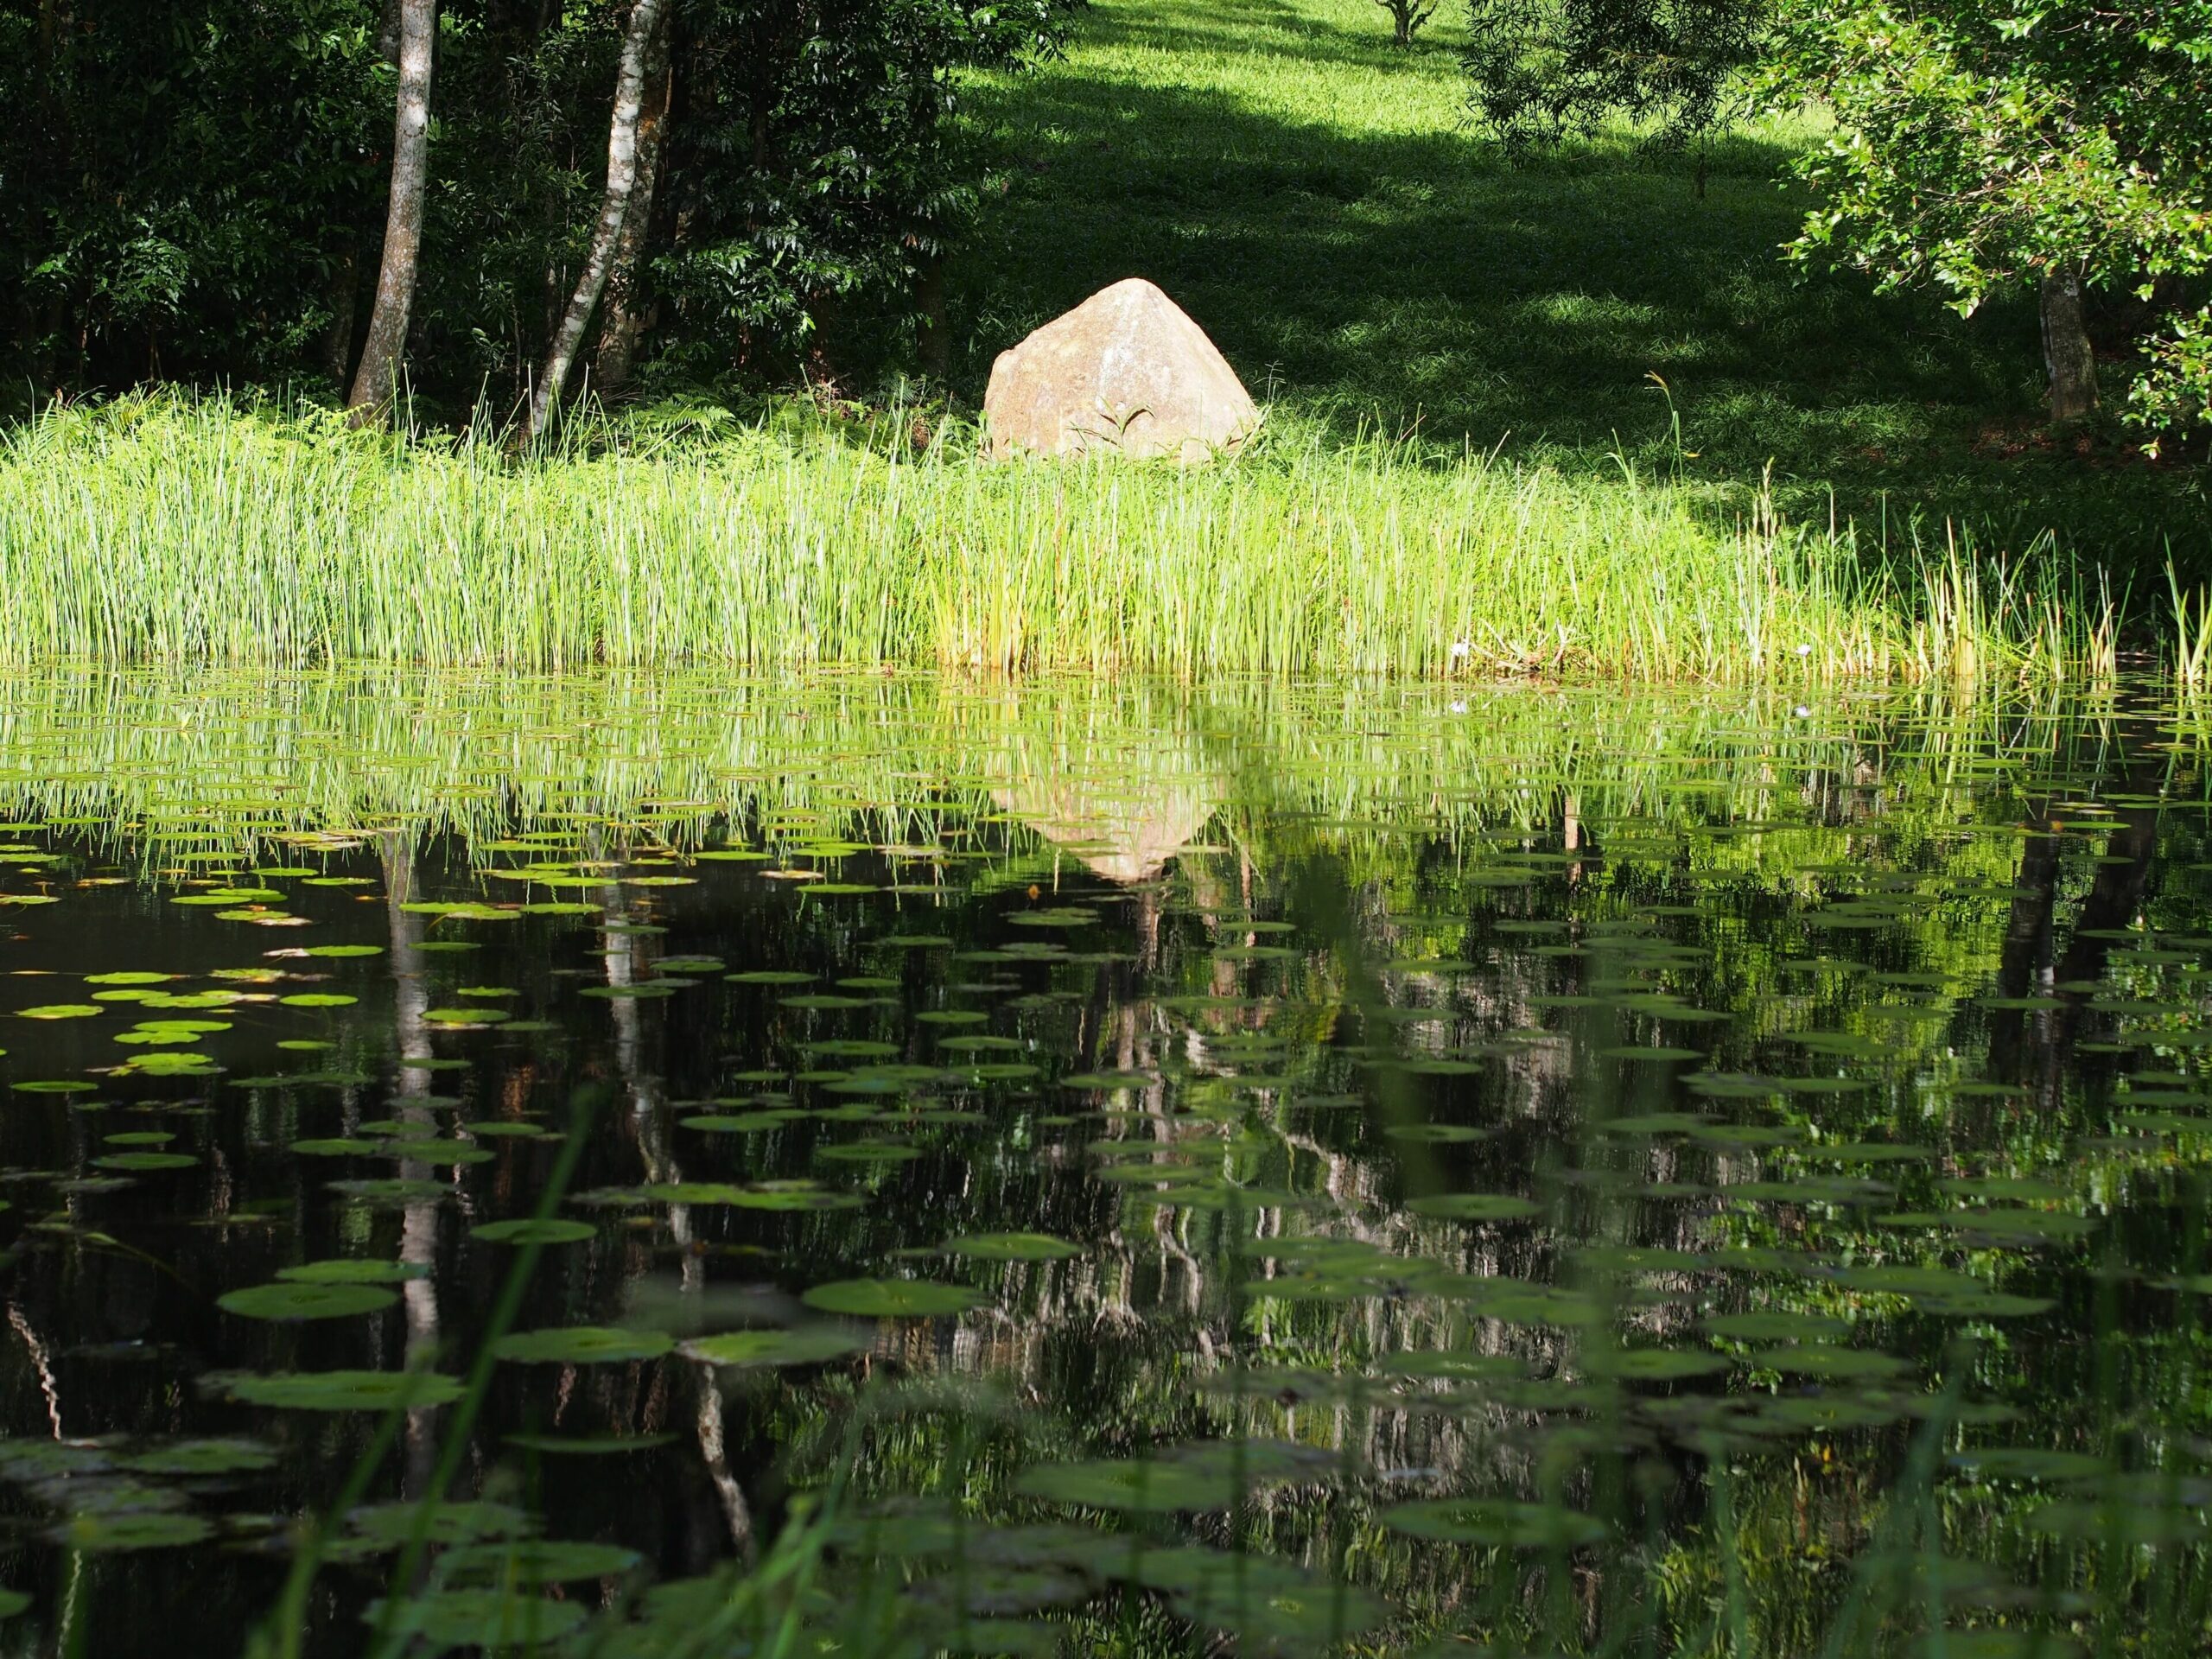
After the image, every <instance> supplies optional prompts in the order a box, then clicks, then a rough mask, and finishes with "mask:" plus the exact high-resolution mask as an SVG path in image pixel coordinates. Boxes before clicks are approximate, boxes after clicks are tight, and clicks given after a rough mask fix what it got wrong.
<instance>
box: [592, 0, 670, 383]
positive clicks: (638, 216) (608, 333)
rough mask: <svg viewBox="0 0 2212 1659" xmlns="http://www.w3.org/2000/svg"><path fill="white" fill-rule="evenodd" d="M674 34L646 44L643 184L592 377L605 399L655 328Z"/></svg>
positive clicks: (612, 284) (629, 219)
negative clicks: (653, 289)
mask: <svg viewBox="0 0 2212 1659" xmlns="http://www.w3.org/2000/svg"><path fill="white" fill-rule="evenodd" d="M669 34H670V29H669V28H668V26H667V25H666V24H665V23H664V24H663V25H662V26H661V27H660V28H659V29H656V30H655V31H654V34H653V38H652V40H651V41H648V42H647V43H646V48H645V110H644V112H643V113H642V114H641V115H640V116H639V118H638V181H637V183H636V184H635V185H633V186H632V188H631V191H630V206H629V207H628V209H627V210H626V212H625V213H623V215H622V231H621V234H620V236H618V237H617V238H615V241H614V267H613V270H610V271H608V272H607V301H606V303H605V304H604V305H603V306H602V307H601V321H600V327H599V349H598V351H597V352H596V353H594V355H593V359H592V373H593V375H594V378H597V380H598V382H599V391H600V395H601V397H613V395H614V394H615V393H616V392H619V391H622V390H623V389H624V388H625V387H626V386H627V385H629V384H630V378H631V376H632V374H634V373H635V372H636V371H637V366H638V351H639V346H642V345H643V344H644V343H645V331H646V330H647V329H648V328H649V327H652V316H651V315H650V314H649V313H648V312H647V311H646V310H645V308H643V306H642V305H641V304H640V300H641V298H642V296H641V294H640V292H639V290H640V289H641V288H642V287H643V285H644V272H645V248H646V245H647V244H648V242H649V241H650V240H651V238H652V222H653V188H654V187H655V185H656V184H657V183H658V181H659V178H660V152H661V144H662V142H663V140H664V137H665V136H666V133H667V127H668V110H669V99H670V94H671V90H672V89H671V79H670V71H669V63H668V59H669V41H668V37H669Z"/></svg>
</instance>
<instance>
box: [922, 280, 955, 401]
mask: <svg viewBox="0 0 2212 1659" xmlns="http://www.w3.org/2000/svg"><path fill="white" fill-rule="evenodd" d="M914 300H915V305H916V308H917V309H918V310H919V311H920V312H921V314H922V328H921V338H920V340H919V346H920V351H921V359H922V372H923V373H924V374H926V375H927V376H929V378H931V379H932V380H934V381H936V382H938V384H939V385H943V384H944V382H946V381H948V380H950V379H951V378H952V320H951V316H950V313H949V311H948V310H947V308H946V306H945V302H944V255H943V254H942V253H932V254H930V255H927V256H926V257H925V258H924V260H923V262H922V274H921V277H920V278H919V280H918V281H917V282H916V283H915V284H914Z"/></svg>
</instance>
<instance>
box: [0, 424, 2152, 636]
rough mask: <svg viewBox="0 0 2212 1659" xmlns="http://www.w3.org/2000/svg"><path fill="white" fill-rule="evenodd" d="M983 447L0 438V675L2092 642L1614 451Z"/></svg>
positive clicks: (80, 435) (2065, 610) (2065, 603)
mask: <svg viewBox="0 0 2212 1659" xmlns="http://www.w3.org/2000/svg"><path fill="white" fill-rule="evenodd" d="M972 457H973V451H972V448H970V446H969V444H968V443H967V442H964V441H963V440H961V439H957V438H956V439H949V440H947V441H946V442H943V443H941V444H940V445H939V446H938V448H934V449H932V450H931V451H929V452H927V453H925V454H920V455H912V454H900V453H894V452H883V451H875V450H871V449H869V448H865V447H862V446H859V445H855V444H850V443H844V442H834V441H829V440H824V439H821V438H818V437H817V438H810V439H802V440H800V441H798V442H793V441H790V440H787V439H785V438H781V437H778V436H776V435H772V434H769V433H767V432H766V431H756V432H753V433H751V434H749V435H740V436H736V437H731V438H726V439H723V440H721V441H719V442H715V443H713V444H711V445H705V446H701V447H698V448H688V449H681V450H671V451H666V452H663V453H659V454H624V453H620V452H619V451H618V452H613V453H604V452H603V453H599V454H594V455H589V456H574V457H569V458H565V459H553V460H547V461H536V462H531V463H528V464H524V465H519V466H518V465H515V464H512V463H511V462H510V461H508V460H507V459H506V457H505V455H504V454H503V453H502V452H501V451H500V450H499V449H498V448H496V447H495V446H493V445H491V444H489V443H474V442H461V443H460V444H457V445H451V446H446V447H442V448H440V447H426V446H416V445H405V444H399V443H396V442H390V441H386V440H382V439H372V438H364V437H360V436H359V435H351V434H348V433H346V432H345V431H344V430H343V429H342V428H341V427H340V425H339V424H338V423H337V422H336V420H335V418H334V417H316V416H312V415H308V416H291V417H267V416H251V415H247V414H244V413H241V412H240V411H238V410H236V409H234V408H232V407H230V406H228V405H225V404H176V403H171V402H166V401H157V402H153V403H146V404H118V405H112V406H110V407H107V408H105V409H102V410H93V411H90V412H86V411H62V412H60V413H56V414H54V415H50V416H46V417H44V418H42V419H41V421H39V422H38V423H35V424H34V425H32V426H29V427H27V428H24V429H20V430H18V431H17V432H16V433H15V434H13V435H10V437H9V438H8V439H7V441H6V442H5V444H4V446H0V591H5V592H6V593H7V594H8V595H9V601H10V606H9V609H10V626H9V627H8V629H7V630H6V631H5V633H4V635H0V659H4V660H8V661H12V662H16V663H22V662H29V661H36V660H51V659H58V658H99V659H104V660H111V661H136V660H150V659H162V660H188V659H203V660H211V661H218V662H233V663H242V662H268V663H279V664H298V663H309V662H320V661H335V660H343V659H353V658H366V659H376V660H385V661H416V662H427V663H454V664H460V663H499V664H518V665H524V666H530V667H536V668H568V667H575V666H579V665H582V664H589V663H601V662H605V663H634V664H645V663H675V662H686V663H702V664H747V665H766V664H801V663H807V664H812V663H846V664H874V663H889V664H915V665H921V664H932V665H949V666H956V667H963V668H980V669H986V670H1053V669H1088V670H1122V671H1145V672H1152V673H1161V674H1166V675H1171V676H1179V677H1198V676H1204V675H1209V674H1218V673H1226V672H1256V673H1269V674H1383V673H1403V674H1431V675H1433V674H1465V675H1470V676H1487V675H1494V674H1497V673H1499V672H1510V673H1524V672H1530V671H1541V672H1546V673H1559V674H1570V675H1572V674H1585V675H1598V676H1618V675H1629V676H1637V677H1646V678H1652V679H1673V678H1684V677H1697V678H1707V679H1744V678H1758V677H1801V676H1802V677H1814V678H1820V677H1834V676H1866V677H1880V678H1897V677H1934V676H1955V675H1959V674H1979V673H1983V672H1990V671H1994V672H1999V673H2020V674H2028V675H2036V676H2049V675H2053V674H2058V673H2063V672H2080V671H2082V670H2083V669H2085V668H2088V667H2094V666H2095V665H2097V664H2100V663H2101V662H2102V661H2104V660H2105V659H2106V658H2108V657H2109V653H2110V650H2111V644H2112V639H2113V633H2112V619H2111V616H2110V614H2109V613H2108V612H2107V609H2106V608H2105V605H2104V601H2103V600H2102V599H2101V597H2100V596H2099V594H2098V591H2097V589H2096V588H2095V585H2094V579H2093V578H2092V577H2090V576H2089V575H2087V574H2086V573H2085V572H2084V571H2083V570H2082V569H2081V568H2079V567H2077V566H2075V565H2074V564H2072V563H2069V561H2067V560H2066V559H2065V558H2063V557H2062V556H2058V555H2057V554H2055V553H2053V552H2050V551H2049V550H2047V549H2044V550H2031V552H2030V553H2029V554H2028V555H2027V556H2024V557H2021V558H2018V559H2014V560H2011V561H2005V560H2000V559H1994V558H1992V559H1977V558H1975V557H1974V556H1973V550H1971V549H1969V548H1961V547H1959V546H1956V545H1955V544H1953V545H1946V544H1945V543H1944V542H1943V541H1942V539H1941V538H1940V536H1939V537H1938V538H1937V539H1936V541H1935V542H1934V543H1932V544H1929V545H1916V544H1915V543H1914V542H1913V540H1912V539H1911V538H1910V537H1904V539H1902V540H1900V541H1899V542H1897V543H1892V544H1891V545H1890V546H1888V547H1886V548H1877V547H1869V546H1866V545H1864V544H1862V543H1861V541H1860V540H1859V538H1858V537H1855V536H1853V534H1852V533H1850V532H1849V531H1842V532H1837V531H1832V530H1831V529H1830V527H1829V526H1827V525H1826V524H1821V525H1819V526H1808V525H1802V524H1789V523H1786V522H1783V520H1782V519H1781V518H1778V517H1777V514H1776V513H1775V512H1774V510H1773V508H1772V505H1771V503H1770V502H1769V501H1767V500H1765V499H1762V498H1760V497H1758V496H1756V495H1747V496H1745V497H1744V498H1742V499H1739V500H1738V501H1736V502H1734V503H1733V504H1731V503H1728V502H1726V500H1723V499H1716V498H1715V497H1714V496H1713V494H1712V493H1710V492H1707V491H1701V490H1696V489H1691V488H1687V487H1683V486H1669V485H1664V484H1656V483H1651V482H1646V481H1640V480H1638V479H1637V477H1636V475H1635V474H1634V473H1633V469H1632V468H1631V469H1629V470H1628V471H1627V473H1626V474H1625V475H1624V476H1623V475H1619V474H1617V477H1616V480H1615V481H1613V482H1611V483H1606V484H1599V483H1595V482H1591V481H1588V480H1577V479H1573V478H1571V477H1567V476H1565V475H1562V474H1559V473H1556V472H1554V471H1552V470H1550V469H1548V468H1542V467H1523V466H1516V465H1514V464H1511V463H1509V462H1505V461H1496V460H1489V459H1481V458H1475V459H1468V460H1465V461H1461V462H1460V463H1459V464H1457V465H1454V466H1451V467H1433V466H1421V465H1409V464H1404V463H1403V461H1402V458H1401V456H1400V455H1399V454H1398V453H1397V452H1395V450H1393V449H1391V448H1384V447H1379V446H1376V445H1372V444H1353V445H1348V446H1340V447H1337V446H1327V445H1324V444H1320V443H1316V442H1298V441H1296V440H1294V439H1288V438H1285V439H1282V440H1281V441H1277V442H1267V443H1262V445H1261V446H1259V448H1258V450H1257V452H1256V453H1255V454H1252V455H1251V456H1250V457H1249V458H1248V459H1246V460H1243V461H1238V462H1236V463H1235V464H1230V465H1225V466H1222V467H1214V468H1210V469H1205V470H1196V471H1192V472H1187V473H1184V472H1177V471H1174V470H1172V469H1160V468H1130V469H1121V468H1108V467H1052V466H1043V465H1038V466H1028V465H1023V466H1013V467H987V466H983V465H982V464H980V463H978V462H976V461H975V460H974V459H973V458H972Z"/></svg>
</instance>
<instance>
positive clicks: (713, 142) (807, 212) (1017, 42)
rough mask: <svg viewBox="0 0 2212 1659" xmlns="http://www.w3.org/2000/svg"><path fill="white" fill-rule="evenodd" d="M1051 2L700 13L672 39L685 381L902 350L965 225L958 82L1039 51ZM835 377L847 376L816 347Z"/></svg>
mask: <svg viewBox="0 0 2212 1659" xmlns="http://www.w3.org/2000/svg"><path fill="white" fill-rule="evenodd" d="M1064 11H1065V6H1064V4H1063V3H1061V0H1014V3H1012V4H1007V5H1002V6H996V7H993V6H988V5H982V4H977V3H974V0H883V3H878V0H818V3H814V4H806V5H793V4H791V3H790V0H705V3H702V4H699V5H696V6H695V7H693V8H692V9H691V10H690V11H689V12H688V13H687V14H686V15H685V17H684V20H683V22H682V24H681V25H680V26H679V27H680V33H681V35H682V39H681V41H680V43H679V47H678V51H677V62H678V74H677V91H676V94H675V96H676V99H677V102H676V105H675V108H674V111H673V112H672V116H671V148H670V160H671V169H672V176H671V188H669V189H668V190H667V191H665V192H664V194H663V196H662V199H661V207H660V209H659V217H660V218H661V219H663V220H664V223H665V224H666V225H667V226H671V227H677V226H680V227H681V228H680V232H679V233H677V234H674V235H671V236H667V237H665V238H660V239H658V240H657V245H658V246H659V247H660V248H662V249H663V250H664V251H663V252H661V253H660V255H659V256H658V258H656V259H655V261H654V262H653V275H654V277H655V279H656V281H657V283H658V285H659V286H660V287H661V288H662V289H663V290H664V293H665V295H666V297H667V299H668V300H669V302H671V304H672V305H673V307H674V308H675V311H676V314H677V316H678V317H680V318H681V320H682V321H681V325H680V327H678V328H677V331H676V334H677V344H676V345H675V346H674V349H673V352H672V353H671V355H672V357H673V359H674V361H675V363H677V365H681V367H682V368H683V370H684V371H685V372H688V373H689V374H690V375H691V376H692V377H694V378H712V377H715V376H716V375H718V374H721V373H723V372H727V371H728V370H729V369H731V368H743V367H747V366H750V365H754V364H757V363H760V361H761V360H762V359H763V358H764V357H766V358H767V359H771V360H773V359H776V358H778V356H779V354H787V353H789V352H790V351H791V349H792V348H794V347H797V346H806V347H808V348H809V349H810V351H816V350H819V349H820V347H821V346H822V343H823V342H822V341H821V340H820V338H819V337H820V336H821V335H823V334H825V333H829V334H833V335H841V336H843V337H845V338H848V339H852V338H854V337H855V336H857V337H858V338H860V339H868V338H869V337H871V336H872V337H873V338H874V340H876V341H877V342H878V343H879V344H880V343H881V340H882V335H883V334H884V333H885V332H886V331H887V330H889V331H897V332H902V333H903V332H904V331H905V330H906V329H907V328H908V327H911V326H912V323H913V322H914V321H916V320H917V317H918V305H917V303H916V301H915V297H914V296H915V291H916V289H917V287H918V284H919V283H920V282H921V280H922V278H923V277H924V276H925V274H926V273H927V272H929V271H931V270H933V269H934V267H935V265H936V262H937V260H938V257H939V256H940V255H941V254H942V252H943V251H944V246H945V244H946V242H947V240H948V238H950V236H951V235H952V234H953V233H954V232H955V230H956V229H957V226H959V224H960V223H961V221H962V220H963V218H964V217H965V216H966V215H967V213H969V211H970V210H971V208H972V207H974V205H975V203H976V199H977V195H978V192H979V188H980V187H981V185H982V172H981V169H980V168H977V167H976V166H975V165H973V164H971V163H970V162H969V160H968V158H966V157H965V156H963V155H962V154H961V153H960V152H959V150H958V149H957V146H956V144H955V142H954V139H953V136H952V134H951V133H950V130H949V128H948V126H947V124H946V122H945V119H944V118H945V117H946V116H947V115H948V114H949V113H950V111H951V109H952V105H953V99H954V89H953V87H952V85H951V83H950V80H949V79H948V78H947V75H946V73H945V72H946V70H947V69H948V68H949V67H951V66H956V65H963V66H976V65H988V66H994V67H1010V66H1012V65H1014V64H1015V63H1018V62H1019V61H1020V60H1022V59H1023V58H1024V57H1025V56H1027V55H1031V54H1039V53H1043V52H1046V51H1048V50H1050V49H1051V48H1052V45H1053V44H1054V42H1055V40H1056V38H1057V29H1058V19H1059V16H1060V15H1061V14H1062V13H1063V12H1064ZM848 354H849V353H847V352H846V351H843V350H841V348H840V346H839V345H838V343H837V340H836V339H832V340H830V341H829V359H830V360H831V361H839V360H841V359H844V358H845V357H846V356H848Z"/></svg>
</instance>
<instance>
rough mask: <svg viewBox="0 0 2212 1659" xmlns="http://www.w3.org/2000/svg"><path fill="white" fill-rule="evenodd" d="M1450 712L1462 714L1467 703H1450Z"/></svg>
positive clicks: (1465, 710)
mask: <svg viewBox="0 0 2212 1659" xmlns="http://www.w3.org/2000/svg"><path fill="white" fill-rule="evenodd" d="M1466 712H1467V705H1466V704H1465V703H1464V702H1455V703H1453V704H1452V713H1453V714H1455V715H1464V714H1465V713H1466Z"/></svg>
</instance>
